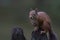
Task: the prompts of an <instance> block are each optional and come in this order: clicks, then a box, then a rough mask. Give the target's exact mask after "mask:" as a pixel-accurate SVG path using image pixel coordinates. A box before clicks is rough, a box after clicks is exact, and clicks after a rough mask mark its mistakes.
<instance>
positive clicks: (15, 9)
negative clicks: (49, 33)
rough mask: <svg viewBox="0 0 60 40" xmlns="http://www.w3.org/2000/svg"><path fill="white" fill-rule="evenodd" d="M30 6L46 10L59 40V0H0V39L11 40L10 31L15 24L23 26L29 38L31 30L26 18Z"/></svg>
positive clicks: (28, 38) (28, 39)
mask: <svg viewBox="0 0 60 40" xmlns="http://www.w3.org/2000/svg"><path fill="white" fill-rule="evenodd" d="M30 8H33V9H35V8H38V9H40V10H42V11H45V12H47V14H48V15H49V16H50V17H51V20H52V27H53V30H54V31H55V32H56V34H57V36H58V39H59V40H60V27H59V26H60V0H0V40H11V31H12V28H13V27H14V26H16V25H19V26H20V27H21V28H23V30H24V35H25V37H26V38H27V40H30V38H31V32H32V30H33V26H32V25H31V24H30V21H29V18H28V14H29V11H30Z"/></svg>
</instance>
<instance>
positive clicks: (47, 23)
mask: <svg viewBox="0 0 60 40" xmlns="http://www.w3.org/2000/svg"><path fill="white" fill-rule="evenodd" d="M29 19H30V22H31V24H32V25H33V26H34V31H37V30H38V29H39V28H40V29H41V33H40V34H42V33H48V36H49V40H57V38H56V35H55V34H54V33H53V30H52V27H51V19H50V17H49V15H48V14H47V13H46V12H44V11H38V10H36V9H35V10H31V11H30V12H29Z"/></svg>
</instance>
